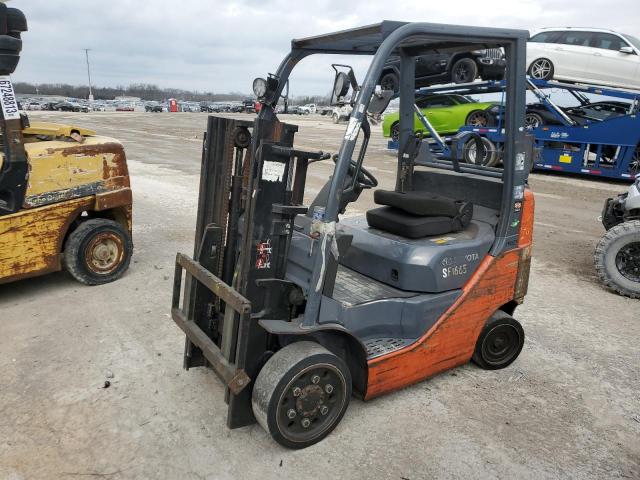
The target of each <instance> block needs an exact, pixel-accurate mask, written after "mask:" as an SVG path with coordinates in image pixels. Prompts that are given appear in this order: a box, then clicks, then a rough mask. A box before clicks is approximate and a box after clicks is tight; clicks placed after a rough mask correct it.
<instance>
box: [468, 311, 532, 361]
mask: <svg viewBox="0 0 640 480" xmlns="http://www.w3.org/2000/svg"><path fill="white" fill-rule="evenodd" d="M523 346H524V329H523V328H522V325H520V322H518V321H517V320H516V319H515V318H513V317H512V316H511V315H508V314H507V313H505V312H503V311H502V310H498V311H497V312H496V313H494V314H493V315H492V316H491V318H489V320H487V323H486V324H485V325H484V327H483V329H482V332H480V336H479V337H478V341H477V342H476V348H475V351H474V352H473V357H472V358H471V360H473V362H474V363H475V364H476V365H478V366H479V367H480V368H483V369H484V370H498V369H500V368H505V367H508V366H509V365H511V363H513V361H514V360H515V359H516V358H518V355H520V352H521V351H522V347H523Z"/></svg>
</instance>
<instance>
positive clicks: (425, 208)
mask: <svg viewBox="0 0 640 480" xmlns="http://www.w3.org/2000/svg"><path fill="white" fill-rule="evenodd" d="M373 200H374V202H376V203H377V204H378V205H386V206H389V207H395V208H397V209H399V210H402V211H404V212H407V213H411V214H413V215H419V216H422V217H449V218H453V217H456V216H457V215H458V214H459V213H460V204H461V203H462V202H457V201H455V200H453V199H452V198H448V197H444V196H442V195H437V194H434V193H429V192H416V191H411V192H395V191H390V190H376V191H375V192H374V194H373Z"/></svg>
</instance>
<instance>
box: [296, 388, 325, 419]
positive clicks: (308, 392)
mask: <svg viewBox="0 0 640 480" xmlns="http://www.w3.org/2000/svg"><path fill="white" fill-rule="evenodd" d="M323 403H324V390H323V389H322V387H321V386H319V385H307V386H306V387H304V388H303V389H302V393H301V394H300V396H299V397H298V400H296V410H297V411H298V412H299V413H300V414H302V415H304V416H306V417H309V416H313V415H316V414H317V412H318V410H319V408H320V407H321V406H322V404H323Z"/></svg>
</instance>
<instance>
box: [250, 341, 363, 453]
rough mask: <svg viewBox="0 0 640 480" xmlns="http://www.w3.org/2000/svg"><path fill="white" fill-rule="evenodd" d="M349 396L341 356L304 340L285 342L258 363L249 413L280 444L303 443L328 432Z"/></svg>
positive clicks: (297, 445)
mask: <svg viewBox="0 0 640 480" xmlns="http://www.w3.org/2000/svg"><path fill="white" fill-rule="evenodd" d="M350 399H351V374H350V372H349V369H348V368H347V366H346V364H345V363H344V361H343V360H342V359H341V358H339V357H337V356H336V355H334V354H333V353H331V352H330V351H329V350H327V349H326V348H324V347H323V346H321V345H319V344H317V343H315V342H309V341H301V342H296V343H292V344H290V345H287V346H286V347H284V348H282V349H281V350H279V351H278V352H277V353H276V354H275V355H273V356H272V357H271V358H270V359H269V361H267V363H266V364H265V366H264V367H262V370H260V373H259V374H258V377H257V378H256V382H255V385H254V387H253V396H252V406H253V413H254V415H255V417H256V419H257V420H258V423H259V424H260V425H262V428H264V429H265V430H266V431H267V432H268V433H269V434H270V435H271V436H272V437H273V439H274V440H275V441H276V442H278V443H279V444H280V445H283V446H285V447H288V448H295V449H299V448H305V447H308V446H310V445H313V444H314V443H317V442H319V441H320V440H322V439H323V438H324V437H326V436H327V435H329V433H331V431H332V430H333V429H334V428H335V427H336V426H337V425H338V423H340V420H342V417H343V415H344V413H345V412H346V410H347V407H348V406H349V400H350Z"/></svg>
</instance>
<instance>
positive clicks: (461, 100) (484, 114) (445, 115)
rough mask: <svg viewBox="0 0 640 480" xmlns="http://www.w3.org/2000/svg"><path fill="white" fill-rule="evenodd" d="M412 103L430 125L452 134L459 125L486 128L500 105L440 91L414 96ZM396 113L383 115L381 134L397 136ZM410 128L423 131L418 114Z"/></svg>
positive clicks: (437, 130) (397, 117)
mask: <svg viewBox="0 0 640 480" xmlns="http://www.w3.org/2000/svg"><path fill="white" fill-rule="evenodd" d="M416 105H417V106H418V108H419V109H420V111H421V112H422V114H423V115H424V116H425V117H426V118H427V120H429V123H431V125H432V126H433V128H434V129H435V130H436V132H438V133H439V134H441V135H446V134H451V133H456V132H457V131H458V129H459V128H460V127H461V126H463V125H475V126H478V127H486V126H489V125H492V124H493V123H494V119H495V117H496V115H497V114H498V113H499V111H500V104H499V103H496V102H476V101H475V100H473V99H472V98H470V97H467V96H465V95H456V94H442V95H427V96H425V97H421V98H416ZM399 118H400V114H399V113H398V112H395V113H390V114H388V115H385V117H384V120H383V122H382V134H383V135H384V136H385V137H391V138H392V139H393V140H397V139H398V132H399V127H398V120H399ZM414 129H415V131H416V132H425V133H428V132H427V129H426V128H425V127H424V125H423V124H422V122H421V121H420V119H419V118H418V115H415V119H414Z"/></svg>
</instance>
